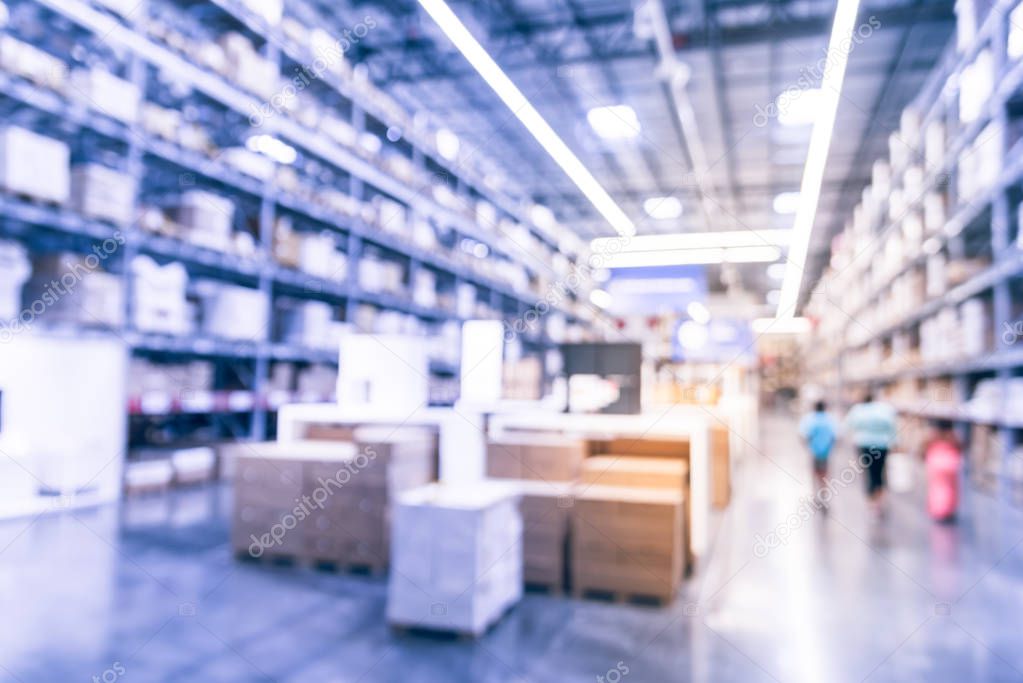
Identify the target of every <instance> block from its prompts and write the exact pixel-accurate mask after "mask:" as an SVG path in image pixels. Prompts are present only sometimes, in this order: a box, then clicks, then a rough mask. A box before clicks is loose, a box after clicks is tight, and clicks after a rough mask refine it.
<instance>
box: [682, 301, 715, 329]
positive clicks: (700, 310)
mask: <svg viewBox="0 0 1023 683" xmlns="http://www.w3.org/2000/svg"><path fill="white" fill-rule="evenodd" d="M686 313H688V314H689V317H690V318H692V319H693V321H694V322H696V323H698V324H700V325H706V324H707V323H709V322H710V311H708V310H707V307H706V306H704V304H703V302H702V301H692V302H690V303H689V305H688V306H686Z"/></svg>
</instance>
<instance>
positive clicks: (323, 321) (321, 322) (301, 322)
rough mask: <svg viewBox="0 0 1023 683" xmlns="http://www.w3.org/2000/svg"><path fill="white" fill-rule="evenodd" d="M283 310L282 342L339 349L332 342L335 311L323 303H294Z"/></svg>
mask: <svg viewBox="0 0 1023 683" xmlns="http://www.w3.org/2000/svg"><path fill="white" fill-rule="evenodd" d="M293 304H294V305H292V306H289V307H287V308H282V309H281V314H282V321H281V322H282V328H281V338H282V341H284V342H286V343H288V344H295V345H297V346H304V347H308V348H317V349H332V348H337V347H336V346H335V345H334V344H332V343H331V342H332V341H333V340H332V335H333V332H332V324H333V323H334V322H335V321H334V309H333V308H332V307H331V306H330V304H328V303H324V302H323V301H301V302H298V301H296V302H293Z"/></svg>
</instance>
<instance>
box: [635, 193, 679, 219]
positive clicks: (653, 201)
mask: <svg viewBox="0 0 1023 683" xmlns="http://www.w3.org/2000/svg"><path fill="white" fill-rule="evenodd" d="M643 210H644V211H646V215H648V216H650V217H651V218H653V219H654V220H656V221H670V220H674V219H675V218H678V217H679V216H681V215H682V200H680V199H679V198H678V197H651V198H650V199H648V200H646V201H645V202H643Z"/></svg>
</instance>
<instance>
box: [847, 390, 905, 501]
mask: <svg viewBox="0 0 1023 683" xmlns="http://www.w3.org/2000/svg"><path fill="white" fill-rule="evenodd" d="M846 426H847V427H848V429H849V431H850V432H851V434H852V441H853V445H854V446H856V448H857V449H858V450H859V454H860V457H859V463H860V465H862V466H864V467H865V468H866V470H867V495H868V496H869V498H870V505H871V509H872V510H873V512H874V514H875V516H880V515H881V514H882V513H883V508H882V505H883V503H884V490H885V469H884V468H885V461H886V460H887V458H888V451H889V449H891V447H892V444H893V443H895V434H896V428H895V409H894V408H893V407H892V406H891V405H889V404H888V403H885V402H884V401H877V400H875V398H874V396H873V394H871V393H868V394H867V395H866V397H865V398H864V400H863V402H862V403H858V404H856V405H854V406H853V407H852V409H851V410H850V411H849V415H848V416H846Z"/></svg>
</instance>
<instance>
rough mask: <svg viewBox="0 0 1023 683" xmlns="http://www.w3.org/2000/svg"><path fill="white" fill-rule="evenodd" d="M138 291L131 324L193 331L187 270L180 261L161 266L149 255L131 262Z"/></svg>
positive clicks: (169, 331)
mask: <svg viewBox="0 0 1023 683" xmlns="http://www.w3.org/2000/svg"><path fill="white" fill-rule="evenodd" d="M131 270H132V276H133V278H134V280H133V285H134V290H135V295H134V300H133V301H132V323H133V324H134V326H135V328H136V329H137V330H140V331H143V332H160V333H165V334H175V335H186V334H190V333H191V332H192V331H193V330H192V320H191V315H190V314H189V307H188V298H187V287H188V272H187V271H186V270H185V267H184V266H183V265H181V264H180V263H177V262H172V263H168V264H167V265H165V266H160V265H158V264H157V263H156V262H155V261H153V259H151V258H149V257H148V256H136V257H135V258H134V259H133V260H132V264H131Z"/></svg>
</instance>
